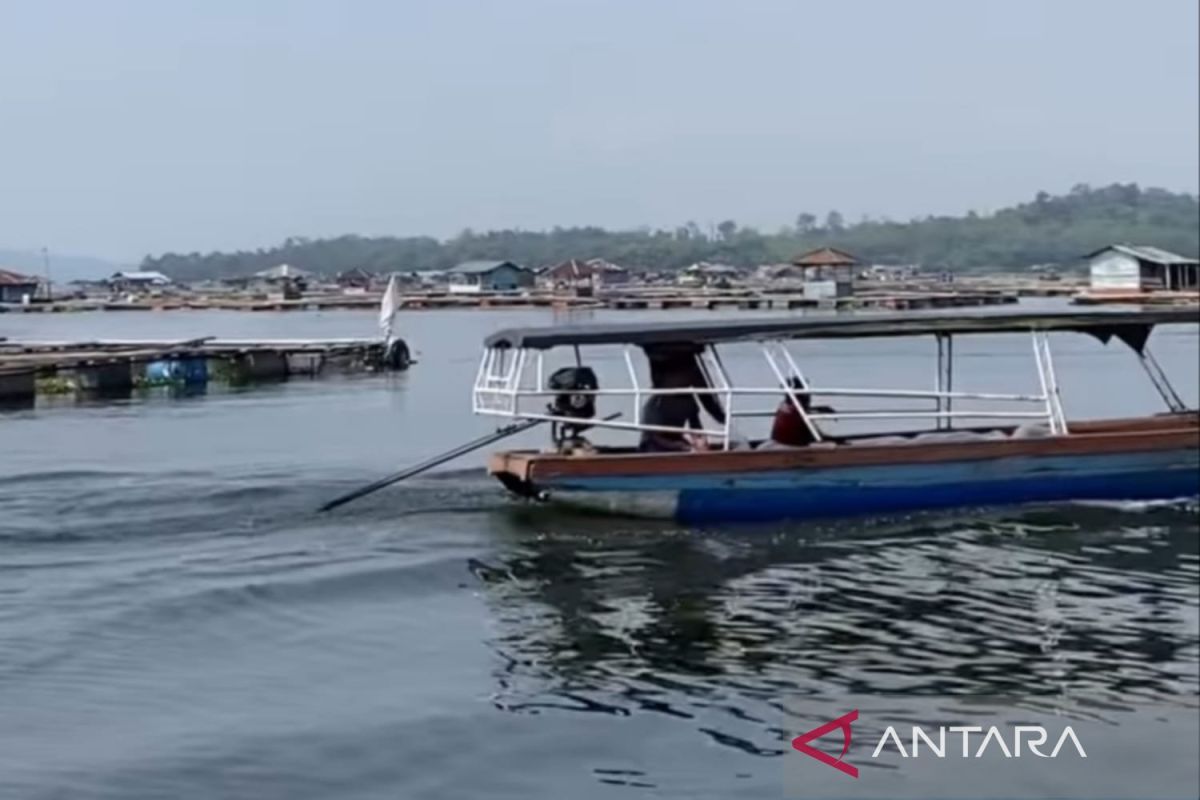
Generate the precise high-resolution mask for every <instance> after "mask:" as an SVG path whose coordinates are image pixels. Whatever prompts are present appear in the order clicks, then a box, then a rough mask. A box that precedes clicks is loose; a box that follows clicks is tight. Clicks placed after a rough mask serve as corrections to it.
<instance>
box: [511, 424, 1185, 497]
mask: <svg viewBox="0 0 1200 800" xmlns="http://www.w3.org/2000/svg"><path fill="white" fill-rule="evenodd" d="M1069 429H1070V430H1071V433H1070V434H1069V435H1067V436H1051V437H1045V438H1038V439H998V440H987V441H973V442H928V443H920V442H912V443H906V444H901V445H895V444H892V445H869V444H863V445H856V446H841V447H833V448H825V447H821V446H819V445H818V446H810V447H806V448H798V449H787V450H774V449H772V450H728V451H713V452H701V453H695V452H694V453H620V454H596V455H586V456H578V455H576V456H570V455H559V454H556V453H536V452H530V451H510V452H501V453H496V454H495V455H493V457H492V459H491V462H490V463H489V472H491V473H492V474H497V473H507V474H509V475H513V476H515V477H517V478H519V479H521V480H525V481H532V482H535V483H536V482H537V481H539V480H546V479H552V478H557V477H603V476H607V475H623V476H630V475H646V476H654V475H700V474H706V473H727V472H757V471H781V470H801V469H822V468H828V467H857V466H879V465H894V464H928V463H937V462H950V461H979V460H990V459H999V458H1011V457H1021V456H1076V455H1103V454H1115V453H1139V452H1157V451H1163V450H1177V449H1188V448H1193V449H1200V417H1197V415H1196V414H1195V413H1191V414H1172V415H1163V416H1160V417H1147V418H1144V419H1135V420H1098V421H1095V422H1083V423H1075V424H1072V425H1071V426H1070V427H1069Z"/></svg>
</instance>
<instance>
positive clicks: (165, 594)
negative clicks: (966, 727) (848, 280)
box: [0, 311, 1200, 798]
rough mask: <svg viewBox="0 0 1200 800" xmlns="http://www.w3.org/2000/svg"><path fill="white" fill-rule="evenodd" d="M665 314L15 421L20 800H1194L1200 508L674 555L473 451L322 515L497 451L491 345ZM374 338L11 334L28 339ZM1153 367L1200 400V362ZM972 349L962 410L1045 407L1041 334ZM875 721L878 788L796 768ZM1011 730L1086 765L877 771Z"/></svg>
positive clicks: (343, 324) (882, 527) (11, 426)
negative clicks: (452, 452)
mask: <svg viewBox="0 0 1200 800" xmlns="http://www.w3.org/2000/svg"><path fill="white" fill-rule="evenodd" d="M685 313H688V312H680V313H672V314H671V315H668V318H683V314H685ZM731 313H733V312H731ZM658 316H662V315H652V314H647V313H645V312H632V313H629V314H620V313H615V312H614V313H603V314H597V315H590V314H588V315H571V316H563V317H555V316H554V315H553V314H552V313H551V312H548V311H547V312H540V311H539V312H524V311H500V312H481V311H464V312H419V313H418V312H414V313H412V314H408V315H402V317H401V318H400V323H401V327H402V332H403V335H405V337H406V338H407V339H408V340H409V342H410V345H411V346H412V347H413V349H414V351H415V354H416V356H417V358H418V359H419V363H418V364H416V365H415V366H414V367H413V368H412V369H411V370H410V371H409V372H407V373H403V374H397V375H386V376H350V377H340V378H339V377H328V378H322V379H317V380H292V381H289V382H285V383H279V384H273V385H266V386H258V387H254V388H252V389H250V390H245V391H231V390H221V389H219V388H216V387H214V388H212V389H211V390H210V391H209V392H208V393H207V394H204V395H201V396H195V397H189V398H170V397H167V396H165V395H160V394H155V393H149V394H146V395H139V396H135V397H134V398H133V399H131V400H130V401H128V402H115V403H112V402H110V403H103V404H83V403H78V402H73V401H62V400H59V401H39V405H38V407H37V408H36V409H34V410H32V411H23V412H14V413H9V414H0V798H9V797H12V798H43V797H44V798H52V797H53V798H58V797H63V798H68V797H69V798H76V797H82V798H91V797H97V798H99V797H104V798H158V797H170V798H193V797H194V798H215V797H236V798H242V797H245V798H273V797H285V798H309V797H311V798H327V797H339V798H343V797H345V798H376V797H379V798H398V797H405V798H407V797H413V798H418V797H419V798H425V797H430V798H441V797H445V798H463V797H485V796H486V797H514V798H517V797H519V798H530V797H547V798H608V797H614V798H628V797H643V796H645V797H679V798H685V797H686V798H694V797H713V798H718V797H719V798H729V797H747V798H749V797H755V798H758V797H763V798H766V797H771V798H774V797H786V796H789V795H795V796H860V797H892V796H923V795H928V796H939V797H941V796H972V797H974V796H991V797H1044V796H1059V797H1067V796H1069V797H1076V796H1078V797H1085V796H1105V797H1107V796H1147V797H1159V796H1162V797H1195V796H1197V793H1198V791H1200V787H1197V774H1196V760H1195V753H1196V751H1197V744H1198V739H1197V726H1196V721H1195V720H1196V717H1197V713H1198V711H1197V709H1198V707H1200V631H1198V626H1200V599H1198V597H1197V584H1198V580H1200V557H1198V536H1197V525H1198V520H1200V514H1198V511H1197V508H1196V507H1195V505H1194V504H1186V503H1185V504H1163V505H1125V506H1108V507H1102V506H1086V507H1084V506H1059V507H1054V508H1041V509H1015V510H1005V511H964V512H956V513H953V514H943V515H936V516H915V517H906V518H892V519H866V520H856V521H843V522H836V523H818V524H805V525H800V524H788V525H773V526H765V527H763V526H760V527H751V528H723V529H713V530H683V529H679V528H677V527H675V526H671V525H667V524H658V523H645V522H637V521H633V520H615V519H603V518H585V517H576V516H568V515H563V514H559V513H553V512H548V511H546V510H543V509H535V508H529V507H526V506H524V505H522V504H520V503H518V502H515V501H513V500H510V499H509V498H507V497H505V495H504V494H503V492H502V491H501V489H500V488H499V486H498V485H496V484H493V483H492V482H491V481H490V480H488V479H487V478H486V476H484V475H483V474H482V471H481V470H480V469H479V466H480V465H481V464H482V460H483V457H484V456H483V454H475V455H473V456H471V457H469V458H467V459H465V460H464V461H463V462H459V463H458V464H456V465H452V466H451V467H449V468H448V471H444V472H439V473H435V474H432V475H428V476H424V477H422V478H419V479H414V480H413V481H411V482H407V483H403V484H399V485H397V486H395V487H392V488H391V489H389V490H385V491H383V492H380V493H378V494H375V495H373V496H371V497H369V498H366V499H364V500H362V501H360V502H358V503H355V504H352V505H348V506H346V507H344V508H343V509H339V510H338V511H336V512H334V513H331V514H327V515H320V516H318V515H315V514H314V513H313V510H314V509H315V508H316V506H318V505H320V503H321V502H323V501H325V500H328V499H330V498H332V497H333V496H336V495H337V494H338V493H340V492H342V491H345V490H347V489H349V488H352V487H353V486H355V485H357V484H360V483H363V482H366V481H369V480H372V479H374V478H376V477H378V476H380V475H382V474H386V473H388V472H391V471H394V470H395V469H397V468H399V467H400V466H403V465H405V464H408V463H413V462H415V461H418V460H420V459H422V458H424V457H427V456H430V455H433V454H435V453H437V452H440V451H442V450H445V449H448V448H450V447H452V446H453V445H455V444H458V443H460V442H462V441H464V440H466V439H469V438H472V437H474V436H477V435H480V434H482V433H485V432H487V431H489V430H491V429H492V428H494V427H495V425H494V421H492V420H488V419H484V418H478V417H474V416H472V415H471V413H470V396H469V388H470V384H471V381H472V379H473V377H474V372H475V367H476V364H477V359H478V354H479V351H478V346H479V342H480V340H481V339H482V338H483V336H484V335H486V334H487V333H490V332H492V331H494V330H496V329H497V328H500V327H506V326H510V325H528V324H549V323H552V322H559V323H569V322H572V321H578V320H587V321H592V320H606V319H632V320H645V319H650V318H652V317H658ZM701 316H703V317H705V318H708V317H710V316H712V315H711V314H701ZM374 324H375V318H374V315H373V314H369V313H362V312H330V313H292V314H238V313H233V312H229V313H223V312H211V313H210V312H192V313H161V314H131V313H130V314H115V313H110V314H75V315H54V316H49V315H22V314H9V315H0V336H8V337H9V338H13V339H21V338H41V339H74V338H80V339H83V338H102V337H141V336H144V337H157V338H175V337H178V338H186V337H188V336H193V335H195V336H202V335H212V334H215V335H221V336H237V337H255V336H261V337H270V338H274V337H323V336H371V335H373V334H374V333H375V328H374ZM1054 341H1055V360H1056V366H1057V367H1058V370H1059V373H1060V378H1061V382H1062V385H1063V392H1064V402H1065V404H1066V407H1067V411H1068V414H1069V416H1071V417H1073V418H1081V417H1094V416H1100V415H1105V414H1109V413H1111V414H1125V413H1141V412H1146V411H1158V410H1161V408H1160V406H1161V401H1159V399H1158V397H1157V395H1156V394H1155V393H1154V391H1153V388H1152V387H1151V386H1150V384H1149V381H1148V380H1147V379H1146V377H1145V375H1144V374H1143V373H1142V372H1141V371H1140V369H1138V367H1137V364H1136V362H1135V360H1134V359H1133V357H1132V355H1130V354H1129V352H1128V350H1127V349H1126V348H1124V347H1123V346H1121V345H1113V346H1109V347H1104V346H1102V345H1100V344H1099V343H1098V342H1094V341H1091V340H1089V339H1086V338H1085V337H1081V336H1073V337H1072V336H1070V335H1064V336H1063V337H1056V338H1055V340H1054ZM1151 343H1152V346H1153V347H1154V348H1155V349H1156V353H1157V355H1158V357H1159V359H1160V361H1162V362H1163V364H1164V367H1166V369H1167V371H1168V374H1170V375H1171V376H1172V378H1173V380H1174V381H1175V384H1176V388H1177V389H1179V390H1180V392H1181V394H1183V395H1184V397H1185V399H1186V400H1187V401H1188V402H1189V403H1190V404H1192V405H1195V404H1196V402H1197V395H1198V394H1200V377H1198V372H1197V369H1198V368H1197V363H1198V354H1197V337H1196V332H1195V331H1194V330H1191V331H1173V332H1172V331H1160V332H1156V334H1155V336H1154V338H1153V339H1152V342H1151ZM956 347H957V355H958V356H959V365H958V366H956V370H958V371H957V372H956V377H955V381H956V388H962V389H980V390H1002V391H1003V390H1014V389H1033V388H1034V383H1035V382H1036V379H1035V377H1034V376H1035V373H1034V372H1033V367H1032V358H1031V355H1032V353H1031V348H1030V347H1029V342H1028V339H1027V338H1025V337H985V338H982V339H978V340H963V341H962V343H961V344H959V345H956ZM797 352H798V353H799V354H800V356H801V357H802V363H803V365H804V366H805V368H806V370H807V371H808V372H809V373H810V376H811V378H812V379H813V380H814V382H815V383H818V384H824V385H831V384H833V385H842V386H864V385H870V384H871V383H876V384H884V383H899V384H902V385H907V386H912V387H913V388H921V387H927V386H928V385H929V384H930V383H931V382H932V379H933V372H934V366H933V361H932V352H933V351H932V346H931V343H929V342H917V341H911V342H910V341H899V340H897V341H876V342H860V343H843V344H837V345H836V346H834V345H820V346H817V345H805V346H804V347H802V348H798V351H797ZM751 355H752V354H750V353H748V352H743V351H739V352H736V353H734V354H733V355H732V356H731V364H732V366H731V371H734V372H737V371H738V370H744V371H745V374H749V373H750V372H752V371H753V370H754V369H756V368H757V367H756V366H755V362H753V361H752V359H751ZM598 363H599V367H600V371H601V374H602V379H603V380H604V381H605V382H606V385H610V382H611V379H612V376H614V375H617V374H619V370H620V369H623V364H622V363H621V362H620V360H619V353H618V354H614V353H602V354H601V357H600V361H599V362H598ZM543 435H544V433H539V432H536V431H535V432H530V433H529V434H526V435H525V438H524V439H523V441H518V442H517V444H521V443H525V444H540V443H541V441H542V440H541V436H543ZM850 709H857V710H858V711H859V713H860V718H859V722H857V723H856V724H855V728H854V743H853V745H852V747H851V749H850V751H849V754H848V755H847V756H846V758H847V759H848V760H849V761H851V762H854V763H856V764H858V765H859V766H861V767H862V776H861V778H860V779H859V780H858V781H854V780H852V779H848V778H845V776H843V775H841V773H839V772H837V771H835V770H831V769H829V768H828V767H826V766H824V765H822V764H820V763H819V762H817V761H815V760H813V759H809V758H808V757H806V756H804V755H801V754H799V753H797V752H796V751H794V750H792V749H791V747H790V741H791V739H792V738H793V737H795V736H797V735H799V734H801V733H803V732H805V731H807V730H809V729H810V728H813V727H815V726H817V725H819V724H820V723H821V722H824V721H826V720H830V719H833V718H834V717H837V716H839V715H841V714H844V713H846V712H847V711H849V710H850ZM981 719H982V720H985V721H984V722H983V723H980V722H979V720H981ZM987 720H991V721H987ZM898 721H899V722H898ZM992 721H1004V722H1013V721H1018V722H1020V721H1024V722H1025V723H1028V724H1041V725H1044V726H1045V727H1047V728H1048V729H1050V730H1052V731H1053V732H1054V735H1057V732H1058V730H1060V729H1061V728H1062V726H1063V725H1065V724H1068V723H1071V722H1074V724H1075V725H1076V726H1077V727H1076V730H1077V731H1078V732H1079V736H1080V738H1081V739H1082V741H1083V744H1084V745H1085V746H1086V747H1087V750H1088V758H1087V759H1086V760H1084V759H1081V758H1078V757H1074V754H1073V751H1072V753H1071V754H1070V755H1071V756H1072V757H1068V756H1067V755H1064V756H1062V757H1060V758H1056V759H1053V760H1051V759H1046V760H1044V761H1037V760H1034V761H1032V762H1031V761H1030V760H1029V759H1028V758H1026V759H1021V760H1020V761H1018V760H1017V759H1011V760H1009V759H1000V760H996V759H993V758H990V757H988V758H981V759H975V760H965V761H964V760H958V761H956V762H955V763H953V764H951V763H950V762H951V761H952V759H945V760H944V763H943V761H942V760H934V761H930V760H928V759H925V760H921V761H917V760H913V759H899V758H890V759H888V758H887V757H886V754H885V757H884V758H876V759H872V758H871V751H872V750H873V749H874V746H875V742H876V741H877V739H878V738H879V734H880V732H881V731H882V730H883V729H884V727H886V726H887V725H899V724H901V722H902V723H903V724H905V725H912V724H920V725H924V726H930V727H934V728H936V726H938V725H963V724H983V725H984V726H985V727H986V726H987V725H989V724H993V722H992ZM839 738H840V736H839V734H837V733H836V732H834V734H832V738H825V739H822V740H821V742H820V745H821V746H822V747H823V749H826V750H829V751H831V752H833V753H834V754H835V755H836V753H837V752H838V750H839V749H840V748H839V747H838V746H837V742H838V740H839ZM1051 744H1053V738H1052V740H1051ZM1127 759H1132V760H1127ZM1047 765H1048V766H1047ZM945 770H951V771H952V772H945Z"/></svg>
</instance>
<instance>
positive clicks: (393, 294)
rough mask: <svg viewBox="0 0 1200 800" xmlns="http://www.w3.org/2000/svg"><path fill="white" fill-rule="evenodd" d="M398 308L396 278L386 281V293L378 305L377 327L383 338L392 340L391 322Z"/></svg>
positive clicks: (398, 291) (398, 295)
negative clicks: (380, 330)
mask: <svg viewBox="0 0 1200 800" xmlns="http://www.w3.org/2000/svg"><path fill="white" fill-rule="evenodd" d="M399 308H400V287H399V286H397V285H396V276H395V275H392V277H391V278H390V279H388V285H387V291H385V292H384V293H383V301H382V302H380V304H379V327H380V328H381V329H383V337H384V338H385V339H387V340H388V341H389V342H390V341H391V340H392V322H393V321H394V320H395V318H396V311H397V310H398V309H399Z"/></svg>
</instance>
